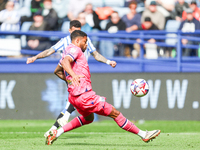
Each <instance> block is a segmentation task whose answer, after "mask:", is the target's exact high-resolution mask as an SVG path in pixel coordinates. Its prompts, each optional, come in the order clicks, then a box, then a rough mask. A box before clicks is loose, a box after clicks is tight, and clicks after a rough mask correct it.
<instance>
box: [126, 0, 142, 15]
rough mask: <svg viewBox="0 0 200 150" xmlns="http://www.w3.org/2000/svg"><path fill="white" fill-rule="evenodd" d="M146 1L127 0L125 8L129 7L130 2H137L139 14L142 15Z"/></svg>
mask: <svg viewBox="0 0 200 150" xmlns="http://www.w3.org/2000/svg"><path fill="white" fill-rule="evenodd" d="M144 1H145V0H125V7H129V4H130V2H136V3H137V9H136V11H137V12H138V13H142V12H143V11H144Z"/></svg>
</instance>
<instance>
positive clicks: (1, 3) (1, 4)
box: [0, 0, 8, 11]
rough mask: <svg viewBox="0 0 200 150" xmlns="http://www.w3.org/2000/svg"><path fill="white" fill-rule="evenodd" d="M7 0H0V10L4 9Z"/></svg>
mask: <svg viewBox="0 0 200 150" xmlns="http://www.w3.org/2000/svg"><path fill="white" fill-rule="evenodd" d="M7 1H8V0H0V11H2V10H4V9H5V8H6V7H5V6H6V3H7Z"/></svg>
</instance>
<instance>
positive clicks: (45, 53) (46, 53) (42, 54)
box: [26, 48, 55, 64]
mask: <svg viewBox="0 0 200 150" xmlns="http://www.w3.org/2000/svg"><path fill="white" fill-rule="evenodd" d="M53 53H55V50H54V49H53V48H50V49H47V50H44V51H42V52H40V53H39V54H37V55H36V56H33V57H30V58H27V61H26V63H27V64H30V63H33V62H34V61H36V59H40V58H45V57H48V56H50V55H52V54H53Z"/></svg>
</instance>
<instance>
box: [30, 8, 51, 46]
mask: <svg viewBox="0 0 200 150" xmlns="http://www.w3.org/2000/svg"><path fill="white" fill-rule="evenodd" d="M33 20H34V22H33V24H32V25H31V27H30V28H29V30H30V31H49V30H50V27H49V25H48V24H47V23H46V22H45V21H44V18H43V16H42V11H38V12H36V13H35V14H34V16H33ZM27 39H28V43H27V44H28V47H27V48H28V49H32V50H33V49H34V50H44V49H48V48H49V47H51V43H50V42H49V41H48V38H45V37H39V36H28V38H27Z"/></svg>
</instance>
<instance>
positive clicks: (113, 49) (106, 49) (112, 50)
mask: <svg viewBox="0 0 200 150" xmlns="http://www.w3.org/2000/svg"><path fill="white" fill-rule="evenodd" d="M106 30H107V31H108V32H109V33H116V32H118V31H119V30H126V24H125V23H124V22H123V21H122V20H121V19H120V17H119V14H118V12H116V11H114V12H113V13H112V14H111V18H110V22H108V23H107V25H106ZM123 49H124V46H123V44H121V43H118V44H114V43H113V42H111V41H101V43H100V52H101V54H102V55H104V56H107V57H113V56H114V55H115V56H118V55H120V56H123V53H124V52H123Z"/></svg>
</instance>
